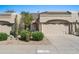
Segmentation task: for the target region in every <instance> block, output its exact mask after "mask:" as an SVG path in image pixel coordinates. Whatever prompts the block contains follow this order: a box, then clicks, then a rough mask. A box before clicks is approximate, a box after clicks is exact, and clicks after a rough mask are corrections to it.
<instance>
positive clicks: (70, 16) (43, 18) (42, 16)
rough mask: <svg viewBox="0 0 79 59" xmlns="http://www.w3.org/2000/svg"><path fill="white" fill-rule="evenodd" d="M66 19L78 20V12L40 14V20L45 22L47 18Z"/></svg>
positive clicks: (70, 20)
mask: <svg viewBox="0 0 79 59" xmlns="http://www.w3.org/2000/svg"><path fill="white" fill-rule="evenodd" d="M56 19H57V20H67V21H69V22H75V21H76V20H79V16H78V12H73V11H72V12H71V14H63V13H58V14H57V13H56V14H55V13H54V14H53V13H43V14H42V13H41V14H40V22H47V21H48V20H56Z"/></svg>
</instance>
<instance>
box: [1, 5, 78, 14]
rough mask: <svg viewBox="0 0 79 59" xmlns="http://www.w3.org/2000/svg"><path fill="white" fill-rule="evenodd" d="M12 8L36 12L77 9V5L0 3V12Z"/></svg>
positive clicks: (18, 11) (17, 11) (17, 10)
mask: <svg viewBox="0 0 79 59" xmlns="http://www.w3.org/2000/svg"><path fill="white" fill-rule="evenodd" d="M6 10H14V11H16V13H20V12H22V11H26V12H30V13H36V12H38V11H39V12H44V11H79V5H0V12H4V11H6Z"/></svg>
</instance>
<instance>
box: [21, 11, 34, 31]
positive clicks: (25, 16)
mask: <svg viewBox="0 0 79 59" xmlns="http://www.w3.org/2000/svg"><path fill="white" fill-rule="evenodd" d="M21 15H22V20H23V22H24V29H25V30H27V29H28V26H30V24H31V22H32V20H33V17H32V15H31V14H30V13H29V12H24V11H23V12H21Z"/></svg>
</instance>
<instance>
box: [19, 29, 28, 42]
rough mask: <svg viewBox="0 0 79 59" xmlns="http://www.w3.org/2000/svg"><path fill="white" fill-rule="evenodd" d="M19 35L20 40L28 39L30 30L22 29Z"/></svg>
mask: <svg viewBox="0 0 79 59" xmlns="http://www.w3.org/2000/svg"><path fill="white" fill-rule="evenodd" d="M20 36H21V39H20V40H23V41H29V39H30V38H29V37H30V32H29V31H26V30H23V31H21V32H20Z"/></svg>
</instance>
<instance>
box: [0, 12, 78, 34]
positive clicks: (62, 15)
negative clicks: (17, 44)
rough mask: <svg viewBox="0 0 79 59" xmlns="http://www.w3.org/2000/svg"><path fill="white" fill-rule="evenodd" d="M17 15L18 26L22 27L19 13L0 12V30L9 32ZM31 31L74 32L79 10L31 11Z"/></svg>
mask: <svg viewBox="0 0 79 59" xmlns="http://www.w3.org/2000/svg"><path fill="white" fill-rule="evenodd" d="M16 15H18V27H20V28H21V29H22V28H23V24H22V23H21V22H22V20H21V15H19V14H16V13H0V32H6V33H7V34H10V31H12V30H14V24H15V17H16ZM32 16H33V19H34V20H33V21H32V24H31V25H30V30H31V31H36V30H37V31H42V32H43V33H44V34H47V35H49V34H75V33H76V31H77V28H79V12H77V11H46V12H41V13H32Z"/></svg>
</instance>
